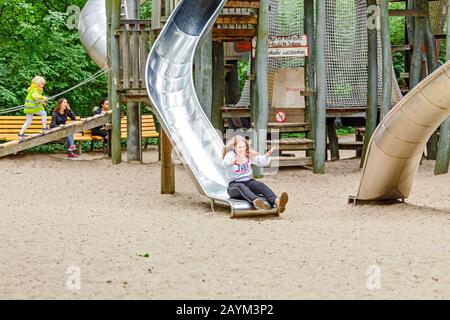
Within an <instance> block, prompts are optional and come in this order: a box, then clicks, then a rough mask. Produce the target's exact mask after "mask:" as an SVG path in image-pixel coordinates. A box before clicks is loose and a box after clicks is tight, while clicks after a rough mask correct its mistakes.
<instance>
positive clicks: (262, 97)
mask: <svg viewBox="0 0 450 320" xmlns="http://www.w3.org/2000/svg"><path fill="white" fill-rule="evenodd" d="M268 46H269V0H261V1H260V6H259V14H258V29H257V36H256V51H255V69H254V71H255V73H254V75H255V85H256V94H257V95H258V98H257V99H256V100H257V101H256V103H257V104H256V105H254V106H253V108H252V118H253V121H254V123H255V125H254V130H253V131H252V144H253V148H254V149H255V150H256V151H257V152H259V153H260V154H264V153H265V152H266V143H267V122H268V119H269V84H268V79H267V64H268V52H267V48H268ZM254 175H255V177H256V178H260V177H262V176H263V169H262V168H260V167H255V168H254Z"/></svg>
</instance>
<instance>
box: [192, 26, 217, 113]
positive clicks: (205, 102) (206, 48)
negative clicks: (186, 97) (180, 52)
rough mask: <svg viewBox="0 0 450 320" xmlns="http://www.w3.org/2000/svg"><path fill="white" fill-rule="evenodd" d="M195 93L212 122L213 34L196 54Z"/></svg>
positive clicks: (210, 34)
mask: <svg viewBox="0 0 450 320" xmlns="http://www.w3.org/2000/svg"><path fill="white" fill-rule="evenodd" d="M194 65H195V91H196V92H197V97H198V100H199V101H200V104H201V106H202V108H203V111H204V112H205V114H206V116H207V117H208V119H209V120H211V112H212V99H213V97H212V96H213V87H212V86H213V81H212V33H209V35H208V37H207V38H206V40H205V43H203V45H202V46H201V47H200V48H199V49H198V50H197V52H196V54H195V62H194Z"/></svg>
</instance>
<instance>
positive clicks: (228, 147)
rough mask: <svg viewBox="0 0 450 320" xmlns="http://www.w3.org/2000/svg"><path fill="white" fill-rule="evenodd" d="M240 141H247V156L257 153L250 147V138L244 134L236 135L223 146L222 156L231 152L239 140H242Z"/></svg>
mask: <svg viewBox="0 0 450 320" xmlns="http://www.w3.org/2000/svg"><path fill="white" fill-rule="evenodd" d="M240 141H243V142H244V143H245V147H246V148H245V156H246V157H250V156H251V155H252V154H254V153H255V151H254V150H252V148H251V147H250V143H248V140H247V139H245V137H243V136H234V137H233V138H231V139H230V140H229V141H228V142H227V144H226V145H225V146H224V147H223V155H222V158H225V156H226V155H227V153H228V152H230V151H231V150H233V149H234V148H235V147H236V145H237V144H238V142H240Z"/></svg>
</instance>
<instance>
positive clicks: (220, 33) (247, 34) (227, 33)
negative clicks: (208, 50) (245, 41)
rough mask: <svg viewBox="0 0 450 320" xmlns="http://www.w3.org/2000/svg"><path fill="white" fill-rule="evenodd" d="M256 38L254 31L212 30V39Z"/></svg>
mask: <svg viewBox="0 0 450 320" xmlns="http://www.w3.org/2000/svg"><path fill="white" fill-rule="evenodd" d="M255 36H256V29H228V28H227V29H225V28H220V29H219V28H214V29H213V37H214V38H215V39H216V38H220V37H224V38H228V39H234V38H242V37H243V38H252V37H255Z"/></svg>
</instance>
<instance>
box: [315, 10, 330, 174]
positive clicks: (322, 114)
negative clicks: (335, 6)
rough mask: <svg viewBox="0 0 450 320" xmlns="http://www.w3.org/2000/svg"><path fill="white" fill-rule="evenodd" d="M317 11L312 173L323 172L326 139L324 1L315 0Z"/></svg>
mask: <svg viewBox="0 0 450 320" xmlns="http://www.w3.org/2000/svg"><path fill="white" fill-rule="evenodd" d="M316 6H317V7H316V12H317V41H316V45H317V48H316V61H317V62H316V63H317V78H316V79H317V106H316V148H315V150H314V167H313V171H314V173H325V155H326V151H327V149H326V148H327V146H326V143H327V141H326V140H327V139H326V123H325V122H326V97H327V74H326V68H325V24H326V6H325V1H317V2H316Z"/></svg>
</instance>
